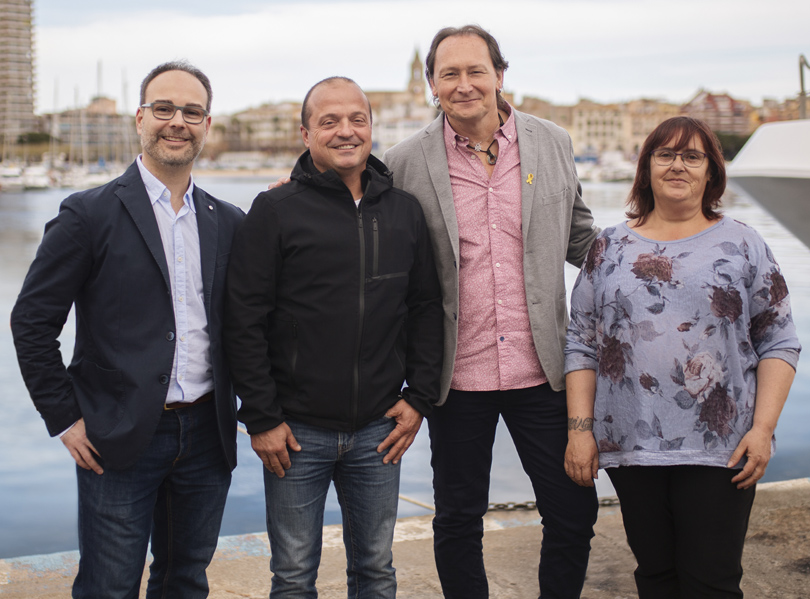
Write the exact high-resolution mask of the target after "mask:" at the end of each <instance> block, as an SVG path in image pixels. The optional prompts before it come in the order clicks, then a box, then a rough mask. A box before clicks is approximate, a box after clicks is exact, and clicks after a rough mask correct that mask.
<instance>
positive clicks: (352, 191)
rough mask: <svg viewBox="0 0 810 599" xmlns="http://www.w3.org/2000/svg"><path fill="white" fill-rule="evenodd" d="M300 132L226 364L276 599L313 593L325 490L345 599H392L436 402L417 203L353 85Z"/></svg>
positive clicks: (430, 306) (436, 338)
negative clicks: (408, 460)
mask: <svg viewBox="0 0 810 599" xmlns="http://www.w3.org/2000/svg"><path fill="white" fill-rule="evenodd" d="M301 121H302V126H301V133H302V135H303V139H304V143H305V145H306V146H307V148H308V151H307V152H305V153H304V154H303V155H302V156H301V158H300V159H299V160H298V163H297V165H296V166H295V169H294V170H293V173H292V181H291V182H290V183H289V184H287V185H284V186H283V187H280V188H277V189H273V190H271V191H268V192H264V193H262V194H260V195H259V196H258V197H257V198H256V200H255V201H254V202H253V206H252V208H251V209H250V212H249V213H248V215H247V217H246V219H245V221H244V224H243V226H242V227H241V229H240V230H239V232H238V233H237V236H236V239H235V240H234V246H233V251H232V253H231V261H230V267H229V271H228V297H227V300H228V301H227V307H226V327H225V329H226V331H227V332H226V335H225V343H226V353H227V355H228V359H229V363H230V365H231V367H232V376H233V379H234V385H235V388H236V391H237V394H238V395H239V396H240V398H241V399H242V406H241V408H240V410H239V418H240V420H242V421H243V422H244V423H245V424H246V426H247V429H248V432H249V433H250V435H251V443H252V446H253V449H254V450H255V451H256V453H257V455H258V456H259V457H260V458H261V460H262V462H263V463H264V465H265V470H264V480H265V493H266V500H267V526H268V533H269V537H270V545H271V554H272V558H271V562H270V568H271V570H273V573H274V576H273V586H272V591H271V596H272V597H274V598H279V597H287V596H295V597H303V596H307V597H310V596H312V597H314V596H315V579H316V577H317V571H318V565H319V562H320V553H321V533H322V527H323V509H324V502H325V499H326V494H327V491H328V489H329V485H330V482H331V481H334V483H335V487H336V489H337V495H338V499H339V501H340V504H341V509H342V512H343V524H344V542H345V545H346V554H347V559H348V568H347V573H348V585H349V591H350V593H349V595H350V596H351V597H360V598H363V597H372V596H373V597H391V598H393V597H394V596H395V593H396V578H395V575H394V568H393V567H392V564H391V562H392V553H391V544H392V540H393V533H394V523H395V521H396V508H397V495H398V491H399V468H400V464H399V463H400V458H401V457H402V455H403V453H405V451H406V450H407V449H408V447H409V446H410V445H411V443H412V442H413V439H414V437H415V435H416V433H417V432H418V430H419V427H420V425H421V421H422V417H423V416H426V415H428V413H429V412H430V410H431V407H432V405H433V404H434V403H435V402H436V400H437V399H438V395H439V376H440V374H441V362H442V341H443V338H442V307H441V296H440V292H439V284H438V279H437V276H436V270H435V266H434V262H433V256H432V252H431V248H430V242H429V238H428V231H427V228H426V224H425V219H424V216H423V214H422V210H421V208H420V207H419V203H418V202H417V201H416V199H415V198H414V197H413V196H410V195H409V194H407V193H405V192H403V191H401V190H398V189H394V188H393V187H392V183H391V174H390V172H389V171H388V169H387V168H386V167H385V165H383V164H382V163H381V162H380V161H379V160H377V159H376V158H374V157H373V156H371V155H370V154H371V108H370V106H369V102H368V99H367V98H366V97H365V94H363V92H362V91H361V90H360V88H359V87H358V86H357V85H356V84H355V83H354V82H353V81H351V80H350V79H345V78H342V77H332V78H329V79H326V80H324V81H321V82H320V83H318V84H316V85H315V86H314V87H313V88H312V89H311V90H310V91H309V93H307V96H306V98H305V99H304V105H303V109H302V111H301ZM405 380H407V384H408V386H407V387H405V388H403V382H404V381H405ZM288 449H289V450H292V452H289V451H288Z"/></svg>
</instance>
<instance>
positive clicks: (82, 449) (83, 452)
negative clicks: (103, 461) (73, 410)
mask: <svg viewBox="0 0 810 599" xmlns="http://www.w3.org/2000/svg"><path fill="white" fill-rule="evenodd" d="M62 443H64V444H65V447H67V448H68V451H69V452H70V455H72V456H73V459H74V460H76V463H77V464H78V465H79V466H81V467H82V468H84V469H85V470H92V471H93V472H95V473H96V474H104V470H103V469H102V468H101V466H100V465H99V463H98V462H97V461H96V459H95V458H94V457H93V455H94V454H95V455H99V453H98V451H96V448H95V447H93V444H92V443H90V439H88V438H87V431H86V429H85V427H84V418H79V420H77V421H76V424H74V425H73V426H72V427H71V428H70V430H68V432H66V433H65V434H64V435H62Z"/></svg>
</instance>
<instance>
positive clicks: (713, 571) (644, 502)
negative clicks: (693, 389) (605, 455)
mask: <svg viewBox="0 0 810 599" xmlns="http://www.w3.org/2000/svg"><path fill="white" fill-rule="evenodd" d="M737 472H739V470H730V469H728V468H713V467H710V466H622V467H620V468H608V470H607V473H608V475H609V476H610V480H611V482H613V486H614V487H615V488H616V494H617V495H618V496H619V501H620V502H621V507H622V517H623V518H624V530H625V532H626V533H627V542H628V544H629V545H630V549H632V550H633V554H634V555H635V556H636V561H637V562H638V568H636V571H635V576H636V587H637V588H638V596H639V599H709V598H711V599H724V598H732V597H734V598H738V597H742V596H743V593H742V590H741V589H740V579H741V578H742V552H743V543H744V542H745V534H746V531H747V530H748V516H749V515H750V514H751V506H752V505H753V503H754V495H755V493H756V487H752V488H750V489H745V490H740V489H738V488H737V486H736V485H735V484H733V483H732V482H731V478H732V477H733V476H734V475H735V474H736V473H737Z"/></svg>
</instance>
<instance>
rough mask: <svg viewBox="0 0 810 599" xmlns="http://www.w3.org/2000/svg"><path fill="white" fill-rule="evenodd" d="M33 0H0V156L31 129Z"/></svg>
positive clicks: (4, 154) (32, 107) (32, 126)
mask: <svg viewBox="0 0 810 599" xmlns="http://www.w3.org/2000/svg"><path fill="white" fill-rule="evenodd" d="M31 3H32V0H0V136H2V143H3V158H5V157H6V156H7V155H8V152H9V149H10V148H11V147H13V146H14V145H15V144H16V143H17V138H18V137H19V135H20V134H22V133H25V132H27V131H32V130H33V129H34V43H33V35H32V31H33V26H32V22H31V14H32V10H31Z"/></svg>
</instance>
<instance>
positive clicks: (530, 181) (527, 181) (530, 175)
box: [526, 173, 534, 185]
mask: <svg viewBox="0 0 810 599" xmlns="http://www.w3.org/2000/svg"><path fill="white" fill-rule="evenodd" d="M533 181H534V175H533V174H532V173H529V178H528V179H526V183H528V184H529V185H531V184H532V182H533Z"/></svg>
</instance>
